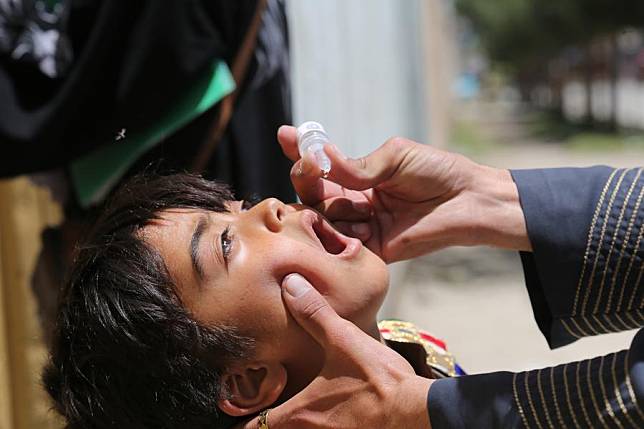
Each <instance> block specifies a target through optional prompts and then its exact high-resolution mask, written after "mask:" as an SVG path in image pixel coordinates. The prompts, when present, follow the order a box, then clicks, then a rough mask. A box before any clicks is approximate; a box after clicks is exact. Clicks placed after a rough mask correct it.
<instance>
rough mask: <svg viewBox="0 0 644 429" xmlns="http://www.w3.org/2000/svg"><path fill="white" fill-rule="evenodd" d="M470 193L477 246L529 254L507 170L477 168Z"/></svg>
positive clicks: (524, 223) (515, 187)
mask: <svg viewBox="0 0 644 429" xmlns="http://www.w3.org/2000/svg"><path fill="white" fill-rule="evenodd" d="M479 168H480V171H479V172H477V174H476V175H475V176H474V178H475V180H474V181H473V183H472V185H471V191H472V195H473V198H474V200H475V203H474V207H476V210H473V215H474V216H475V217H476V219H475V220H474V224H475V225H476V226H475V231H476V233H475V234H476V237H477V238H476V243H475V244H477V245H486V246H493V247H499V248H504V249H511V250H522V251H531V250H532V245H531V244H530V239H529V237H528V230H527V227H526V222H525V217H524V214H523V209H522V208H521V202H520V200H519V190H518V188H517V185H516V184H515V183H514V180H513V179H512V175H511V174H510V171H509V170H505V169H498V168H492V167H487V166H479Z"/></svg>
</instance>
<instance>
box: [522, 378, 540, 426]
mask: <svg viewBox="0 0 644 429" xmlns="http://www.w3.org/2000/svg"><path fill="white" fill-rule="evenodd" d="M528 374H530V371H526V372H525V380H524V381H523V383H524V384H525V393H526V395H527V396H528V405H530V410H532V417H534V421H535V422H537V426H538V427H539V429H543V428H542V427H541V422H540V421H539V417H538V416H537V410H535V409H534V404H533V403H532V396H531V395H530V386H529V384H528Z"/></svg>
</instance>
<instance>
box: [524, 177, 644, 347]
mask: <svg viewBox="0 0 644 429" xmlns="http://www.w3.org/2000/svg"><path fill="white" fill-rule="evenodd" d="M512 175H513V178H514V180H515V182H516V184H517V187H518V190H519V196H520V200H521V206H522V208H523V213H524V214H525V220H526V224H527V229H528V235H529V237H530V241H531V243H532V247H533V250H532V253H527V252H522V254H521V260H522V263H523V267H524V272H525V277H526V284H527V287H528V292H529V294H530V300H531V302H532V306H533V310H534V314H535V318H536V320H537V324H538V325H539V328H540V329H541V331H542V332H543V334H544V335H545V337H546V339H547V340H548V342H549V344H550V346H551V347H559V346H562V345H565V344H568V343H570V342H572V341H575V340H576V339H577V338H580V337H584V336H588V335H596V334H601V333H606V332H617V331H622V330H628V329H634V328H639V327H641V326H644V314H643V312H642V299H643V294H644V287H643V286H644V285H643V279H642V273H643V270H644V242H643V241H644V237H643V235H644V207H642V197H643V196H644V176H643V175H642V169H611V168H608V167H593V168H584V169H573V168H565V169H547V170H524V171H514V172H512Z"/></svg>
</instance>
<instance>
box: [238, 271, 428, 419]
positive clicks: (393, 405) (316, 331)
mask: <svg viewBox="0 0 644 429" xmlns="http://www.w3.org/2000/svg"><path fill="white" fill-rule="evenodd" d="M282 297H283V299H284V301H285V303H286V306H287V307H288V309H289V311H290V312H291V314H292V315H293V317H294V318H295V319H296V320H297V322H298V323H299V324H300V325H301V326H302V327H303V328H304V329H305V330H306V331H308V333H309V334H310V335H311V336H312V337H313V338H314V339H315V340H316V341H317V342H318V343H319V344H320V345H321V346H322V348H323V350H324V352H325V361H324V366H323V368H322V371H321V372H320V374H319V375H318V376H317V377H316V378H315V379H314V380H313V381H312V382H311V383H310V384H309V385H308V386H307V387H306V388H305V389H304V390H302V391H301V392H300V393H298V394H297V395H295V396H294V397H293V398H291V399H289V400H288V401H287V402H285V403H284V404H282V405H280V406H278V407H276V408H274V409H272V410H271V411H270V413H269V415H268V423H269V427H270V428H271V429H314V428H315V429H358V428H378V427H386V428H391V429H410V428H414V429H428V428H431V426H430V422H429V416H428V414H427V405H426V404H427V392H428V391H429V387H430V385H431V383H432V380H429V379H426V378H422V377H419V376H417V375H416V374H415V373H414V370H413V369H412V367H411V365H409V363H408V362H407V361H406V360H405V359H403V358H402V357H401V356H400V355H399V354H398V353H396V352H394V351H393V350H391V349H390V348H388V347H387V346H385V345H383V344H381V343H379V342H378V341H376V340H375V339H373V338H372V337H370V336H368V335H367V334H365V333H364V332H362V331H361V330H360V329H359V328H358V327H356V326H355V325H353V324H352V323H351V322H349V321H347V320H344V319H342V318H341V317H340V316H338V314H337V313H336V312H335V311H334V310H333V309H332V308H331V307H330V306H329V304H328V303H327V301H326V300H325V299H324V298H323V297H322V296H321V295H320V294H319V293H318V292H317V291H316V290H315V289H314V288H313V287H312V286H311V285H310V284H309V283H308V282H307V281H306V280H305V279H304V278H303V277H302V276H300V275H298V274H291V275H289V276H288V277H287V278H286V279H285V280H284V282H283V287H282ZM258 427H259V426H258V421H257V418H254V419H252V420H250V421H248V422H246V423H244V424H242V425H240V426H238V427H237V428H238V429H257V428H258Z"/></svg>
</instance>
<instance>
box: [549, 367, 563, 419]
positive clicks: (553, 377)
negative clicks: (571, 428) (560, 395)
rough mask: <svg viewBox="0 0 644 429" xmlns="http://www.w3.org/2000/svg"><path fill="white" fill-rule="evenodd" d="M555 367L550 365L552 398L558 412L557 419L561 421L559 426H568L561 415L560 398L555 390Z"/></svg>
mask: <svg viewBox="0 0 644 429" xmlns="http://www.w3.org/2000/svg"><path fill="white" fill-rule="evenodd" d="M554 374H555V369H554V367H550V390H551V391H552V398H553V399H554V403H555V412H556V413H557V420H558V421H559V427H561V428H566V425H565V424H564V422H563V417H561V410H560V409H559V400H558V399H557V391H556V390H555V376H554Z"/></svg>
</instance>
